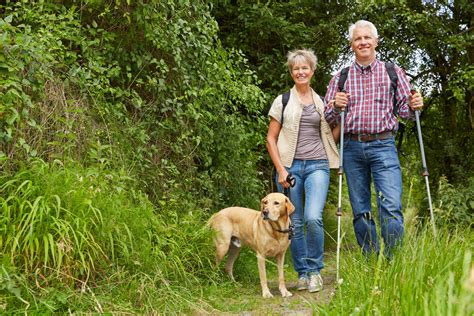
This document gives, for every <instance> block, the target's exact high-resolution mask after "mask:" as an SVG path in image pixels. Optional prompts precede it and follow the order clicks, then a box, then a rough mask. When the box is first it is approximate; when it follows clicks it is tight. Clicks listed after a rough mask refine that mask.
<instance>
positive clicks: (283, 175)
mask: <svg viewBox="0 0 474 316" xmlns="http://www.w3.org/2000/svg"><path fill="white" fill-rule="evenodd" d="M288 175H289V173H288V171H287V170H286V169H285V168H283V169H282V170H280V171H278V183H279V184H280V185H281V186H282V187H283V188H285V189H286V188H289V187H290V183H288V182H287V181H286V179H287V178H288Z"/></svg>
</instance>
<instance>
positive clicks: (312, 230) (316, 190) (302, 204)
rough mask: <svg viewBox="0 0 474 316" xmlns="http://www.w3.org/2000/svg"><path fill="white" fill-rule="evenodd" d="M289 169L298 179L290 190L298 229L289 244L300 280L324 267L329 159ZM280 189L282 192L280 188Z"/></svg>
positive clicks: (296, 164) (300, 163) (296, 162)
mask: <svg viewBox="0 0 474 316" xmlns="http://www.w3.org/2000/svg"><path fill="white" fill-rule="evenodd" d="M287 170H288V172H289V173H290V174H291V175H293V177H294V178H295V180H296V184H295V186H294V187H293V188H290V190H289V195H290V200H291V202H292V203H293V205H294V206H295V212H294V213H293V214H291V221H292V223H293V224H294V226H295V234H294V236H293V238H292V239H291V244H290V249H291V258H292V259H293V266H294V268H295V271H296V272H297V273H298V277H308V274H309V273H316V274H317V273H319V271H320V270H321V269H322V268H323V267H324V263H323V260H324V229H323V210H324V204H325V203H326V197H327V193H328V188H329V163H328V161H327V160H296V159H295V160H294V161H293V164H292V165H291V167H290V168H287ZM277 183H278V176H277ZM278 190H279V191H280V192H282V187H281V186H280V185H278ZM305 225H306V236H305V229H304V228H305Z"/></svg>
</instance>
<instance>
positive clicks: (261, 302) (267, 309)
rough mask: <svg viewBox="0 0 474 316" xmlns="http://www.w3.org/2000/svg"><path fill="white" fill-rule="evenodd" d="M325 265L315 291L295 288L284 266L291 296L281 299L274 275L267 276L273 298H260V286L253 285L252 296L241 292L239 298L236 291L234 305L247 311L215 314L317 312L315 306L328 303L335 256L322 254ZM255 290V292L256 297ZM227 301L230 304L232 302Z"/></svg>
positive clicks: (332, 288) (292, 276)
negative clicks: (248, 308)
mask: <svg viewBox="0 0 474 316" xmlns="http://www.w3.org/2000/svg"><path fill="white" fill-rule="evenodd" d="M325 265H326V267H325V268H324V270H323V271H322V274H321V275H322V277H323V280H324V288H323V290H322V291H320V292H317V293H309V292H308V291H307V290H304V291H298V290H296V282H297V274H296V273H295V272H294V271H292V267H291V266H287V267H286V268H285V278H286V285H287V288H288V290H289V291H290V292H291V293H293V296H292V297H289V298H283V297H281V295H280V292H279V290H278V280H277V277H276V276H271V277H270V279H269V282H268V283H269V287H270V291H271V292H272V293H273V295H274V297H273V298H271V299H264V298H262V297H261V296H260V285H259V284H256V285H255V291H251V290H250V291H249V292H253V294H252V295H248V296H247V295H245V296H244V297H242V291H238V292H239V296H240V297H239V299H235V301H238V303H237V305H240V306H245V305H246V304H248V305H249V307H251V310H243V311H241V312H238V313H219V315H244V316H253V315H317V314H318V306H321V305H328V304H329V303H330V301H331V298H332V297H333V295H334V291H335V280H336V258H335V254H333V253H332V252H330V253H327V254H325ZM256 293H259V295H258V297H256V295H255V294H256ZM235 301H234V302H230V301H229V304H233V303H236V302H235ZM216 315H217V314H216Z"/></svg>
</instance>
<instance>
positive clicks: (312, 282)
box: [308, 274, 323, 293]
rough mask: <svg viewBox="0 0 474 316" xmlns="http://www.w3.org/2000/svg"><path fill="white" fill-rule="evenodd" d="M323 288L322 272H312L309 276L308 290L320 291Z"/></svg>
mask: <svg viewBox="0 0 474 316" xmlns="http://www.w3.org/2000/svg"><path fill="white" fill-rule="evenodd" d="M322 289H323V278H322V277H321V274H311V276H310V277H309V284H308V291H309V292H311V293H313V292H319V291H321V290H322Z"/></svg>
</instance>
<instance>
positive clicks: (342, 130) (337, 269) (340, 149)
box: [336, 109, 345, 284]
mask: <svg viewBox="0 0 474 316" xmlns="http://www.w3.org/2000/svg"><path fill="white" fill-rule="evenodd" d="M344 117H345V109H344V110H343V111H342V112H341V136H340V138H339V141H340V143H339V171H338V175H339V195H338V201H337V212H336V215H337V250H336V284H339V282H340V281H339V257H340V252H341V216H342V212H341V208H342V175H343V173H344V169H343V167H342V166H343V164H342V162H343V158H344Z"/></svg>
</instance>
